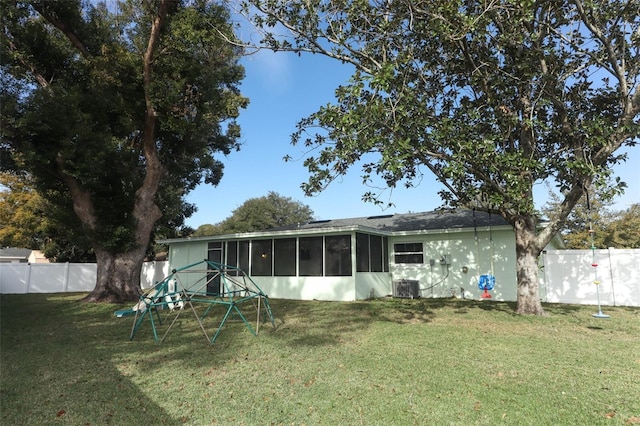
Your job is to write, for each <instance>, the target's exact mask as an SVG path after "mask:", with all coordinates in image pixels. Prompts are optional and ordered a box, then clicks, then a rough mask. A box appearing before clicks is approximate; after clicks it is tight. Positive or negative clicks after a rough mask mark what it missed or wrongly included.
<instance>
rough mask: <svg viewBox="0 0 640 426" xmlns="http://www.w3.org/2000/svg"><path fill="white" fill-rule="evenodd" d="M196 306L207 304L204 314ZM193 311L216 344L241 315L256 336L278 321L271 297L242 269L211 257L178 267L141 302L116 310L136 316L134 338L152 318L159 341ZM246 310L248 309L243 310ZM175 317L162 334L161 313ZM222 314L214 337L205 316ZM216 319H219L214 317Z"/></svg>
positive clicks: (144, 295) (201, 326)
mask: <svg viewBox="0 0 640 426" xmlns="http://www.w3.org/2000/svg"><path fill="white" fill-rule="evenodd" d="M196 306H198V307H201V306H204V307H205V309H204V311H202V309H200V313H199V312H198V310H197V309H196ZM249 306H251V307H252V308H253V310H254V311H255V313H256V326H255V329H254V327H253V326H252V325H251V323H250V322H249V321H248V320H247V317H246V310H247V307H249ZM186 311H191V312H192V313H193V315H194V317H195V320H196V322H197V324H198V325H199V327H200V329H201V330H202V332H203V334H204V336H205V338H206V339H207V341H209V342H210V343H211V344H213V343H214V342H215V341H216V339H217V338H218V336H219V335H220V333H221V331H222V329H223V327H224V325H225V323H226V322H227V320H228V319H229V318H230V317H232V316H237V317H238V318H239V319H240V320H241V321H242V322H243V323H244V325H245V326H246V327H247V329H248V330H249V331H250V332H251V334H253V335H254V336H255V335H257V333H258V331H259V329H260V323H261V321H262V322H266V321H269V322H270V323H271V325H272V326H273V328H274V329H275V320H274V317H273V313H272V311H271V305H270V304H269V297H268V296H267V295H266V294H265V293H264V292H263V291H262V290H261V289H260V287H258V285H257V284H256V283H255V282H254V281H253V280H252V279H251V277H250V276H249V275H247V274H246V273H245V272H244V271H243V270H242V269H240V268H238V267H236V266H230V265H224V264H221V263H217V262H213V261H210V260H203V261H200V262H197V263H193V264H191V265H187V266H184V267H182V268H179V269H174V270H172V271H171V273H170V274H169V275H168V276H166V277H165V278H164V279H163V280H162V281H160V282H158V283H156V284H155V285H154V286H153V287H152V288H150V289H149V290H147V291H146V292H145V293H144V294H143V295H141V296H140V301H139V302H138V303H137V304H136V305H135V306H134V307H132V308H131V309H125V310H120V311H116V312H115V315H116V316H117V317H125V316H131V315H133V317H134V318H133V325H132V327H131V334H130V336H129V339H130V340H133V338H134V337H135V335H136V333H137V332H138V330H139V329H140V327H141V326H142V324H143V323H144V322H145V320H147V319H148V322H149V323H150V325H151V329H152V332H153V336H154V339H155V341H156V342H163V341H164V340H165V338H166V337H167V335H168V334H169V332H170V331H171V330H172V329H173V327H174V325H175V324H176V321H177V320H178V318H180V317H181V315H182V314H183V313H184V312H186ZM243 311H244V312H243ZM165 312H168V313H167V315H166V316H167V317H169V318H170V317H171V316H172V317H173V319H171V322H170V323H169V325H168V326H167V328H166V330H164V334H163V335H162V337H159V333H158V331H159V326H161V325H162V319H161V313H163V314H164V313H165ZM218 312H220V313H222V319H221V320H220V322H219V323H218V326H217V327H216V330H215V332H214V333H213V335H212V337H209V334H210V333H207V328H206V327H205V324H204V321H205V318H207V317H211V316H212V315H213V314H215V313H218ZM154 315H155V319H154ZM214 321H215V320H214Z"/></svg>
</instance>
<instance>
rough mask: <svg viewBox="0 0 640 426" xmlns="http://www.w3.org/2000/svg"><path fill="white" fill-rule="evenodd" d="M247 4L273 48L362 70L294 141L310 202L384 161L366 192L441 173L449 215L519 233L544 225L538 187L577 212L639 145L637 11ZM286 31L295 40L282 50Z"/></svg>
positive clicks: (445, 3)
mask: <svg viewBox="0 0 640 426" xmlns="http://www.w3.org/2000/svg"><path fill="white" fill-rule="evenodd" d="M247 3H249V4H251V5H252V6H254V7H257V8H258V9H259V10H260V11H261V12H262V13H261V14H259V15H257V16H254V21H255V22H256V23H257V24H258V25H259V26H262V28H263V29H264V31H265V33H266V37H265V39H264V43H266V44H267V45H268V46H270V47H272V48H274V49H276V50H277V49H291V50H295V51H311V52H319V53H323V54H325V55H327V56H330V57H333V58H336V59H339V60H341V61H343V62H347V63H350V64H352V65H354V66H355V68H356V72H355V73H354V75H353V77H352V79H351V80H350V81H349V82H348V83H347V84H346V85H344V86H341V87H339V88H338V89H337V90H336V96H337V102H336V104H333V105H326V106H324V107H322V108H321V109H320V110H319V111H317V112H316V113H314V114H312V115H310V116H309V117H307V118H305V119H303V120H302V121H301V122H300V123H299V125H298V130H297V131H296V132H295V134H294V135H293V143H294V144H302V145H304V146H305V147H308V148H309V153H310V155H309V156H308V158H307V159H306V162H305V165H306V166H307V167H308V170H309V172H310V178H309V180H308V182H306V183H305V184H303V188H304V190H305V192H307V193H314V192H317V191H320V190H322V189H323V188H324V187H325V186H326V185H327V184H329V183H330V182H331V181H332V180H334V179H335V178H336V177H337V176H339V175H342V174H344V173H345V172H346V170H347V169H348V168H349V167H351V166H353V165H355V164H360V162H361V160H362V158H363V156H364V155H365V154H369V153H374V154H376V158H377V160H374V161H371V162H366V163H365V164H364V165H363V166H362V179H363V181H365V182H367V181H368V180H370V179H371V178H372V177H373V176H374V175H377V176H379V177H381V178H382V179H383V180H384V181H386V183H387V185H388V186H391V187H393V186H396V185H399V184H402V185H405V186H413V185H415V184H416V183H418V182H420V179H421V177H422V175H423V173H425V172H426V171H429V172H433V173H435V175H436V177H438V179H440V180H441V182H443V183H444V184H445V186H446V190H445V191H443V192H442V193H441V195H442V197H443V199H444V201H445V202H446V203H448V204H450V205H473V206H480V207H483V208H492V209H494V210H499V211H500V212H501V214H502V215H503V216H504V217H505V218H507V219H508V220H509V221H510V222H513V221H515V220H517V218H519V217H522V216H523V215H528V216H531V215H536V214H537V212H536V210H535V207H534V206H535V204H534V200H533V191H532V188H533V185H534V184H536V183H539V182H541V181H553V182H554V183H556V184H557V185H558V186H559V189H560V190H561V191H563V192H565V193H567V194H568V199H567V200H568V203H569V204H570V205H571V204H573V203H575V202H576V201H577V197H578V196H579V193H580V188H581V187H582V186H583V185H589V184H590V183H591V182H592V181H593V180H594V179H595V178H596V176H601V177H606V176H608V175H609V173H610V169H609V167H610V166H611V164H613V163H616V162H617V161H619V160H620V159H621V156H616V155H615V154H614V152H615V151H616V150H617V149H618V148H620V147H622V146H624V145H633V144H635V143H636V140H635V137H636V136H637V134H638V133H639V131H640V130H639V125H638V121H637V120H636V119H635V117H637V116H638V113H639V112H640V93H639V92H638V87H637V79H638V76H639V70H640V58H639V56H638V49H639V45H638V43H637V40H636V39H637V34H638V28H639V27H638V26H639V25H640V23H639V22H638V20H637V16H638V14H639V13H640V3H637V2H632V3H630V2H627V1H607V2H605V3H604V4H600V3H601V2H599V3H598V5H599V6H598V7H596V8H592V7H591V6H590V5H591V2H590V1H581V0H576V1H561V2H537V3H535V2H498V3H496V2H493V3H487V2H480V1H471V2H469V1H464V2H463V1H450V0H440V1H434V2H429V4H428V6H427V5H426V4H412V5H411V6H409V5H408V4H406V3H403V2H361V1H345V0H336V1H328V2H327V1H320V0H314V1H311V2H309V1H305V2H291V1H286V2H284V1H282V2H280V1H260V0H257V1H248V2H247ZM246 10H247V11H249V10H250V9H249V7H248V5H247V9H246ZM310 10H313V12H314V13H310V12H308V11H310ZM276 23H279V24H281V25H284V26H285V27H286V28H288V29H290V30H291V31H292V32H293V34H294V37H289V38H279V37H278V34H277V32H276V31H277V28H278V27H277V26H276ZM292 40H293V41H292ZM633 40H636V42H634V41H633ZM318 128H319V129H321V130H320V131H319V132H318V131H315V130H316V129H318ZM308 134H311V137H308V136H307V135H308ZM368 158H370V157H368ZM365 198H366V199H368V200H370V201H374V202H378V200H377V198H376V194H373V193H368V194H365ZM566 213H567V212H563V213H562V214H561V215H560V216H563V215H565V214H566ZM560 218H561V217H560ZM545 238H548V236H545ZM547 241H548V240H547ZM538 245H539V246H544V241H540V242H539V244H538Z"/></svg>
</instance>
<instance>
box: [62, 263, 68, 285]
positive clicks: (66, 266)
mask: <svg viewBox="0 0 640 426" xmlns="http://www.w3.org/2000/svg"><path fill="white" fill-rule="evenodd" d="M63 283H64V284H63V286H62V291H63V292H64V293H66V292H67V288H68V287H69V262H67V263H65V264H64V279H63Z"/></svg>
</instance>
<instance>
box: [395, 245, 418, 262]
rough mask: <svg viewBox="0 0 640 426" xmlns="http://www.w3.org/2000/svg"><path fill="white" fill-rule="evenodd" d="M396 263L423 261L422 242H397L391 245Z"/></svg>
mask: <svg viewBox="0 0 640 426" xmlns="http://www.w3.org/2000/svg"><path fill="white" fill-rule="evenodd" d="M393 251H394V259H395V262H396V263H424V255H423V253H422V243H399V244H394V245H393Z"/></svg>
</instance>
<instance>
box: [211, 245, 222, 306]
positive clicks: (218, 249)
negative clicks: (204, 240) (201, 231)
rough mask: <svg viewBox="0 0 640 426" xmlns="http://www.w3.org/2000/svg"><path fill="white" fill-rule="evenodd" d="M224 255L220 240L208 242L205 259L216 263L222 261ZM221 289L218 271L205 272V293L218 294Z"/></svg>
mask: <svg viewBox="0 0 640 426" xmlns="http://www.w3.org/2000/svg"><path fill="white" fill-rule="evenodd" d="M223 256H224V251H223V245H222V242H213V243H209V244H208V246H207V260H209V261H210V262H214V263H216V264H218V265H219V264H221V263H222V258H223ZM207 269H209V268H207ZM222 291H223V289H222V287H221V281H220V274H219V273H218V272H210V273H208V274H207V293H208V294H215V295H218V294H220V293H221V292H222Z"/></svg>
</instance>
